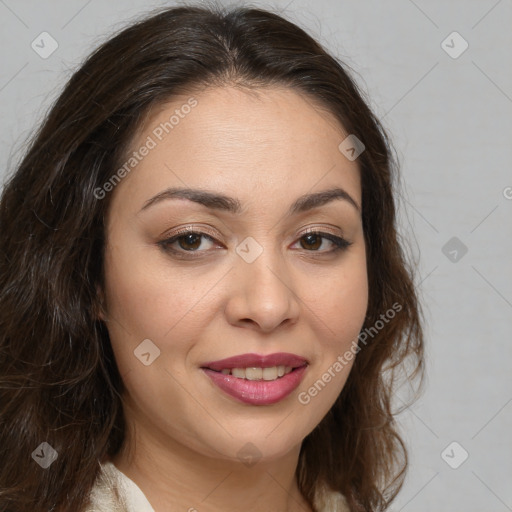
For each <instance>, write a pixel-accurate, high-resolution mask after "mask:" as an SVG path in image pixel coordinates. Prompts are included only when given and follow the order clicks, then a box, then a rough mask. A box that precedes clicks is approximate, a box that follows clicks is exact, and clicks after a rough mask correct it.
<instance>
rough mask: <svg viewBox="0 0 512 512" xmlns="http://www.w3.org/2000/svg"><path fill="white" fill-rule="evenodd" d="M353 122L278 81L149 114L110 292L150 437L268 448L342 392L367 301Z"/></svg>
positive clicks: (292, 442)
mask: <svg viewBox="0 0 512 512" xmlns="http://www.w3.org/2000/svg"><path fill="white" fill-rule="evenodd" d="M172 116H174V117H172ZM347 135H348V134H347V133H344V132H343V131H342V129H341V128H340V127H339V125H338V124H337V123H336V121H335V119H334V118H333V117H331V115H330V114H328V113H326V112H324V111H321V110H317V109H316V108H314V106H313V104H312V103H311V101H309V100H307V99H306V98H304V97H303V96H301V95H300V94H298V93H297V92H294V91H292V90H290V89H278V88H267V89H259V90H258V92H257V94H255V93H254V92H251V93H249V92H246V91H242V90H239V89H234V88H229V87H225V88H211V89H207V90H205V91H203V92H202V93H200V94H198V95H195V96H194V99H190V97H187V96H184V97H183V98H180V99H175V100H173V102H172V103H169V104H166V105H164V106H161V107H160V108H159V109H157V110H155V111H154V112H153V113H152V114H151V116H150V118H149V119H148V120H147V121H146V123H145V124H144V127H143V128H141V131H140V133H139V134H138V136H137V137H136V139H135V140H134V141H133V145H132V152H131V153H130V155H129V156H128V157H127V165H126V166H125V167H124V169H125V171H124V172H122V171H121V172H119V173H118V175H117V176H118V177H122V176H123V175H124V177H122V179H121V181H120V183H119V184H118V185H117V186H116V187H115V190H114V191H113V192H112V193H113V198H112V203H111V206H110V210H109V215H108V218H107V226H106V227H107V246H106V254H105V276H106V279H105V289H104V290H103V298H104V303H105V313H104V315H103V318H104V320H105V321H106V323H107V326H108V330H109V333H110V338H111V342H112V346H113V350H114V354H115V357H116V361H117V364H118V367H119V371H120V374H121V376H122V378H123V382H124V384H125V387H126V395H125V400H126V402H125V414H126V417H127V419H128V421H129V422H130V423H131V424H132V425H134V426H135V428H136V429H137V432H138V438H139V439H142V440H145V441H146V442H147V443H150V442H151V443H153V444H154V446H160V447H161V449H163V450H165V449H169V450H172V449H173V448H172V447H176V446H178V445H179V446H181V447H186V448H187V449H191V450H193V451H194V452H196V453H199V454H203V455H206V456H209V457H215V458H222V459H233V460H242V458H244V457H249V458H251V457H253V458H255V457H257V458H260V457H262V458H264V459H267V460H271V459H273V458H276V457H279V456H283V455H284V454H286V453H289V452H291V451H292V450H298V449H299V447H300V443H301V441H302V440H303V439H304V437H305V436H306V435H307V434H309V433H310V432H311V431H312V430H313V429H314V427H315V426H316V425H317V424H318V423H319V422H320V421H321V420H322V418H323V417H324V415H325V414H326V413H327V412H328V410H329V409H330V408H331V406H332V405H333V403H334V401H335V400H336V398H337V396H338V395H339V393H340V391H341V390H342V388H343V386H344V384H345V382H346V379H347V377H348V374H349V371H350V368H351V366H352V364H353V360H350V359H347V358H344V357H343V356H344V354H345V352H346V351H347V350H350V349H352V350H353V348H354V346H355V345H354V341H355V340H356V339H357V336H358V334H359V331H360V329H361V327H362V324H363V321H364V317H365V313H366V308H367V299H368V284H367V273H366V256H365V244H364V237H363V227H362V219H361V206H362V205H361V185H360V176H359V168H358V165H357V160H356V161H350V160H349V159H347V158H346V157H345V156H344V155H343V154H342V153H341V152H340V150H339V149H338V146H339V145H340V143H341V142H342V141H343V140H344V139H345V138H346V136H347ZM143 148H145V149H143ZM133 151H135V152H136V155H134V154H133ZM130 156H131V157H132V160H128V158H129V157H130ZM117 181H119V180H117ZM117 181H114V180H113V181H112V183H117ZM107 187H108V186H107ZM107 187H106V188H107ZM172 189H192V190H193V191H196V192H204V193H206V192H207V193H208V194H209V196H208V197H207V198H206V197H203V198H202V199H201V197H196V199H197V200H193V199H194V195H193V194H192V193H189V195H188V199H187V198H184V197H180V195H179V194H178V193H176V191H174V194H173V192H172ZM334 189H337V194H334V195H335V197H333V196H331V197H330V199H329V197H328V195H327V194H326V195H325V196H323V199H322V196H321V195H317V194H319V193H322V192H327V191H331V190H334ZM214 196H222V198H217V199H215V198H214ZM309 196H310V197H309ZM308 197H309V200H308ZM297 201H298V202H297ZM184 229H187V230H192V231H193V232H194V233H200V234H190V233H189V234H187V233H183V230H184ZM308 231H313V232H321V233H322V235H312V234H308ZM176 235H179V237H180V238H174V237H175V236H176ZM343 240H346V241H347V242H349V243H350V245H346V244H345V243H344V242H343ZM338 246H339V247H338ZM275 354H278V355H277V356H275V357H274V358H272V357H269V358H268V359H264V357H265V356H272V355H275ZM279 354H281V355H279ZM283 354H285V355H283ZM243 355H246V358H245V359H244V358H242V359H238V360H236V359H235V360H231V361H221V360H224V359H227V358H233V357H236V356H243ZM292 356H294V357H292ZM340 359H343V361H344V362H343V364H342V363H341V362H340ZM216 361H221V362H220V363H218V364H213V363H214V362H216ZM336 363H337V364H336ZM283 367H284V368H283ZM340 367H341V368H340ZM233 368H239V369H238V370H233ZM245 368H248V369H247V370H245ZM261 368H266V369H261ZM290 368H293V370H292V371H291V372H290ZM222 370H224V371H222ZM283 371H284V372H285V375H283V376H280V375H282V374H283ZM287 372H289V373H287ZM253 379H256V380H253ZM261 379H263V380H261ZM247 443H251V444H247Z"/></svg>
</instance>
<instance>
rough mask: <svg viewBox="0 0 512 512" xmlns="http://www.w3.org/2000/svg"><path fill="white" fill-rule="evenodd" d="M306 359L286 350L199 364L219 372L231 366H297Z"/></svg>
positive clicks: (306, 362)
mask: <svg viewBox="0 0 512 512" xmlns="http://www.w3.org/2000/svg"><path fill="white" fill-rule="evenodd" d="M307 364H308V361H307V360H306V359H304V358H303V357H300V356H298V355H295V354H289V353H286V352H279V353H276V354H269V355H265V356H264V355H259V354H242V355H238V356H233V357H228V358H226V359H220V360H219V361H210V362H208V363H204V364H202V365H201V368H205V369H209V370H214V371H216V372H220V371H221V370H231V369H233V368H270V367H273V366H290V367H291V368H299V367H301V366H304V365H307Z"/></svg>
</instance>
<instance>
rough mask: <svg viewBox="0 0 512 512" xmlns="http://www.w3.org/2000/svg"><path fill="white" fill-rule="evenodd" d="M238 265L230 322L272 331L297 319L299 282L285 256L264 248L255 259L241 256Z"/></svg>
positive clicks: (230, 299)
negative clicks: (249, 260) (284, 258)
mask: <svg viewBox="0 0 512 512" xmlns="http://www.w3.org/2000/svg"><path fill="white" fill-rule="evenodd" d="M235 265H236V268H235V269H234V270H233V271H232V272H230V276H231V277H230V279H231V283H232V284H231V286H230V287H229V291H228V294H229V296H228V298H227V304H226V307H225V310H224V312H225V315H226V317H227V320H228V321H229V323H231V324H232V325H236V326H238V327H245V328H247V327H251V328H253V329H256V330H258V331H260V332H263V333H269V332H272V331H274V330H275V329H277V328H278V327H279V326H281V324H283V325H284V324H290V325H291V324H294V323H296V322H297V320H298V315H299V310H300V298H299V297H298V296H297V293H296V287H297V283H294V282H293V281H294V279H293V276H292V275H291V272H290V269H289V268H287V264H286V262H285V261H283V259H282V258H281V257H279V256H278V255H276V254H274V255H273V254H271V251H270V250H264V251H263V252H262V254H261V255H260V256H259V257H258V258H257V259H256V260H255V261H253V262H252V263H247V262H246V261H244V260H243V259H242V258H238V259H237V261H236V263H235Z"/></svg>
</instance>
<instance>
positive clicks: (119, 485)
mask: <svg viewBox="0 0 512 512" xmlns="http://www.w3.org/2000/svg"><path fill="white" fill-rule="evenodd" d="M89 497H90V501H89V505H88V507H87V508H86V509H85V511H84V512H155V511H154V509H153V507H152V506H151V505H150V503H149V501H148V500H147V498H146V496H144V493H143V492H142V491H141V489H140V488H139V487H138V486H137V484H136V483H135V482H134V481H133V480H131V479H130V478H128V477H127V476H126V475H125V474H124V473H122V472H121V471H119V470H118V469H117V468H116V467H115V466H114V464H112V463H111V462H106V463H104V464H102V465H101V472H100V474H99V475H98V478H97V479H96V482H95V484H94V486H93V488H92V490H91V493H90V496H89Z"/></svg>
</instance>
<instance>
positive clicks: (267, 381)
mask: <svg viewBox="0 0 512 512" xmlns="http://www.w3.org/2000/svg"><path fill="white" fill-rule="evenodd" d="M308 364H309V363H308V361H307V360H306V359H304V358H303V357H300V356H297V355H295V354H287V353H278V354H271V355H267V356H260V355H258V354H244V355H240V356H234V357H230V358H227V359H222V360H219V361H213V362H210V363H205V364H204V365H202V366H201V370H203V372H204V373H205V374H206V375H207V376H208V377H209V378H210V380H211V381H212V382H213V383H214V384H215V385H216V386H217V387H218V388H220V389H221V390H222V391H223V392H224V393H226V394H228V395H229V396H231V397H232V398H235V399H237V400H238V401H240V402H243V403H246V404H251V405H270V404H273V403H276V402H279V401H281V400H283V399H284V398H286V397H287V396H288V395H289V394H290V393H291V392H292V391H293V390H294V389H295V388H297V386H298V385H299V384H300V382H301V381H302V378H303V377H304V374H305V372H306V369H307V366H308Z"/></svg>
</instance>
